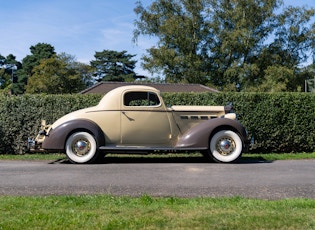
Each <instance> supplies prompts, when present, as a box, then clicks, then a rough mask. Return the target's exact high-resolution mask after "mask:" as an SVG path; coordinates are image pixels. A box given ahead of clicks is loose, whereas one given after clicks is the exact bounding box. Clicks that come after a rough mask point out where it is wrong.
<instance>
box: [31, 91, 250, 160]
mask: <svg viewBox="0 0 315 230" xmlns="http://www.w3.org/2000/svg"><path fill="white" fill-rule="evenodd" d="M228 110H229V108H228V107H225V106H171V107H166V106H165V104H164V102H163V99H162V97H161V95H160V92H159V91H158V90H157V89H155V88H152V87H148V86H139V85H136V86H125V87H119V88H116V89H114V90H112V91H111V92H109V93H107V94H106V95H105V96H104V97H103V99H102V100H101V101H100V102H99V104H98V105H97V106H94V107H90V108H86V109H82V110H78V111H75V112H72V113H69V114H67V115H65V116H64V117H62V118H60V119H59V120H57V121H56V122H54V123H53V124H52V125H45V124H43V125H42V130H41V131H40V132H39V134H38V136H37V137H36V139H35V140H34V141H32V140H29V144H30V147H31V148H33V149H44V150H51V151H56V150H61V151H65V152H66V154H67V156H68V158H69V159H70V161H72V162H73V163H89V162H93V161H95V160H96V159H97V158H98V157H99V155H101V154H100V153H101V152H105V153H106V152H120V153H123V152H152V151H163V152H169V151H201V152H207V153H209V155H210V156H211V157H212V158H214V159H215V160H216V161H220V162H232V161H235V160H237V159H238V158H239V157H240V156H241V152H242V150H243V149H244V147H246V144H247V137H246V131H245V129H244V127H243V126H242V125H241V124H240V123H239V122H238V121H237V120H236V116H235V114H234V113H228V112H229V111H228ZM220 132H221V133H222V134H221V135H219V136H220V137H218V140H216V141H215V142H216V143H215V144H214V147H213V148H215V150H213V149H211V141H213V137H214V136H215V134H218V133H220ZM231 132H232V134H231ZM235 139H236V140H235ZM214 151H218V154H217V155H218V156H219V157H216V155H215V154H214V153H213V152H214ZM236 151H237V153H236V154H235V152H236Z"/></svg>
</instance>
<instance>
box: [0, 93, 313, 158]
mask: <svg viewBox="0 0 315 230" xmlns="http://www.w3.org/2000/svg"><path fill="white" fill-rule="evenodd" d="M163 98H164V101H165V103H166V105H227V104H228V103H230V102H232V103H233V106H234V110H235V112H236V113H237V114H238V116H239V118H238V119H239V120H240V122H241V123H242V124H243V125H244V126H245V127H246V129H247V130H248V131H249V137H250V139H252V138H253V140H254V144H253V146H252V148H251V151H252V152H280V153H282V152H313V151H315V106H314V103H315V95H314V94H306V93H200V94H196V93H179V94H174V93H164V94H163ZM100 99H101V95H24V96H12V97H9V96H3V95H0V152H1V153H16V154H20V153H24V152H25V149H26V141H27V138H28V137H29V136H31V137H35V136H36V134H37V132H38V130H39V127H40V123H41V120H42V119H45V120H46V121H47V123H48V124H49V123H52V122H54V121H55V120H57V119H58V118H60V117H61V116H63V115H65V114H67V113H69V112H71V111H75V110H78V109H81V108H85V107H89V106H93V105H96V104H97V103H98V102H99V100H100Z"/></svg>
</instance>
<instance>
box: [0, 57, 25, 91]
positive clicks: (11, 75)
mask: <svg viewBox="0 0 315 230" xmlns="http://www.w3.org/2000/svg"><path fill="white" fill-rule="evenodd" d="M21 68H22V64H21V63H20V62H18V61H17V60H16V57H15V56H14V55H12V54H9V55H8V56H7V57H4V56H2V55H1V54H0V92H1V91H2V92H10V93H12V94H16V93H18V88H17V85H18V84H19V81H18V78H17V73H18V72H19V71H20V70H21ZM13 83H15V84H13Z"/></svg>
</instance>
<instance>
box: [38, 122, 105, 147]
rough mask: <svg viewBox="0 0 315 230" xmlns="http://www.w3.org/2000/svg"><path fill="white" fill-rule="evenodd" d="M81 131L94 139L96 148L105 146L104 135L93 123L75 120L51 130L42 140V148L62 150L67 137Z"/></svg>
mask: <svg viewBox="0 0 315 230" xmlns="http://www.w3.org/2000/svg"><path fill="white" fill-rule="evenodd" d="M81 131H84V132H88V133H90V134H91V135H92V136H93V137H94V138H95V140H96V143H97V146H98V147H99V146H104V145H105V134H104V133H103V131H102V129H101V128H100V127H99V126H98V125H97V124H96V123H95V122H93V121H90V120H86V119H76V120H70V121H67V122H65V123H63V124H61V125H59V126H58V127H56V128H55V129H53V130H51V131H50V132H49V134H48V136H46V138H45V140H44V143H43V148H44V149H47V150H64V149H65V144H66V141H67V139H68V138H69V136H70V135H72V134H73V133H75V132H81Z"/></svg>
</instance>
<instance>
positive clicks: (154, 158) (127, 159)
mask: <svg viewBox="0 0 315 230" xmlns="http://www.w3.org/2000/svg"><path fill="white" fill-rule="evenodd" d="M272 162H273V161H269V160H266V159H264V158H263V157H242V158H241V159H239V160H238V161H237V162H235V163H232V164H264V163H272ZM143 163H146V164H151V163H152V164H154V163H165V164H168V163H185V164H189V163H210V164H216V162H214V161H213V160H211V159H209V158H208V157H204V156H195V155H194V156H189V155H187V156H182V155H179V156H176V154H172V155H171V156H168V155H157V154H156V155H119V156H118V155H108V156H105V157H104V158H102V159H100V160H99V161H98V162H97V163H95V164H143ZM50 164H71V162H70V161H69V160H68V159H59V160H56V161H53V162H50Z"/></svg>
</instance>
